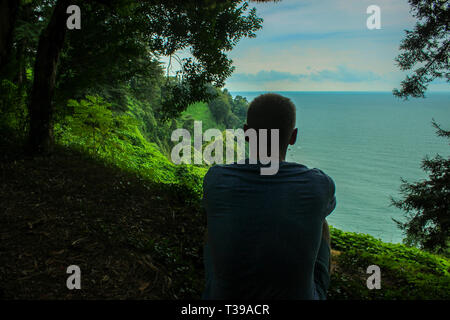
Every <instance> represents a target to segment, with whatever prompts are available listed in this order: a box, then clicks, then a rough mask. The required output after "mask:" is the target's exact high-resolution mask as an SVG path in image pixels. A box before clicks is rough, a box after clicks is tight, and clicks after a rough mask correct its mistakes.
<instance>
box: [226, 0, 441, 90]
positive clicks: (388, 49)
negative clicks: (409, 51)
mask: <svg viewBox="0 0 450 320" xmlns="http://www.w3.org/2000/svg"><path fill="white" fill-rule="evenodd" d="M369 5H378V6H379V7H380V9H381V29H378V30H377V29H374V30H369V29H368V28H367V26H366V20H367V18H368V17H369V16H370V14H367V13H366V10H367V7H368V6H369ZM250 7H256V8H257V15H258V16H260V17H262V18H263V19H264V22H263V29H261V30H259V31H258V32H257V33H256V35H257V37H256V38H252V39H243V40H241V41H240V42H239V43H238V44H237V46H236V47H235V48H234V49H233V50H232V51H231V52H230V53H229V57H230V58H231V59H232V60H233V65H234V66H235V67H236V69H235V72H234V74H233V75H232V76H231V77H230V78H228V79H227V81H226V88H227V89H228V90H230V91H391V90H392V89H393V88H395V87H399V84H400V81H401V80H402V79H403V78H404V75H405V74H404V73H402V72H400V71H399V70H398V68H397V67H396V65H395V61H394V58H395V57H396V56H397V55H398V53H399V50H398V47H399V44H400V40H401V39H402V38H403V37H404V29H412V27H413V26H414V24H415V19H414V18H413V17H412V16H411V14H410V12H409V9H410V8H409V5H408V3H407V1H406V0H320V1H318V0H297V1H293V0H282V1H281V2H277V3H254V2H252V3H250ZM430 91H448V84H446V83H440V84H434V85H431V86H430Z"/></svg>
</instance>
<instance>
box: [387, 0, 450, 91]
mask: <svg viewBox="0 0 450 320" xmlns="http://www.w3.org/2000/svg"><path fill="white" fill-rule="evenodd" d="M408 2H409V4H410V5H411V11H412V14H413V16H414V17H416V18H417V19H418V22H417V23H416V25H415V27H414V30H413V31H410V30H406V37H405V39H403V40H402V42H401V44H400V49H401V50H402V51H403V52H402V53H401V54H400V55H399V56H398V57H397V58H396V61H397V63H398V66H399V67H400V69H401V70H404V71H408V70H412V69H414V68H416V69H415V70H414V72H413V74H412V75H407V76H406V78H405V80H403V81H402V82H401V89H400V90H398V89H394V90H393V93H394V95H396V96H398V97H401V98H404V99H407V98H408V97H409V96H412V97H414V98H418V97H422V98H423V97H424V96H425V91H426V89H427V87H428V84H429V83H430V82H432V81H433V80H435V79H439V78H446V79H447V82H450V73H449V62H450V37H449V35H450V9H449V3H448V1H447V0H409V1H408Z"/></svg>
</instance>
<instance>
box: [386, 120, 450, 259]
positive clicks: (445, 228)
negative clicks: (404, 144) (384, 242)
mask: <svg viewBox="0 0 450 320" xmlns="http://www.w3.org/2000/svg"><path fill="white" fill-rule="evenodd" d="M433 125H434V127H435V128H436V129H437V133H438V135H439V136H441V137H445V138H450V131H446V130H443V129H441V128H440V127H439V125H438V124H437V123H436V122H434V121H433ZM422 168H423V169H424V170H425V172H427V173H428V175H429V177H428V179H427V180H423V181H419V182H416V183H408V182H407V181H405V180H402V181H403V184H402V186H401V188H400V191H401V193H402V195H403V199H401V200H394V199H393V200H392V203H393V204H394V205H395V206H396V207H398V208H400V209H402V210H404V211H405V212H406V221H405V222H400V221H396V222H397V224H398V226H399V227H400V228H401V229H402V230H403V231H404V232H405V234H406V238H405V243H406V244H408V245H418V246H420V247H421V248H423V249H425V250H428V251H432V252H438V253H441V254H447V255H449V254H450V158H447V159H445V158H443V157H442V156H440V155H436V156H435V157H434V158H432V159H430V158H429V157H426V158H425V159H424V160H423V161H422ZM394 221H395V220H394Z"/></svg>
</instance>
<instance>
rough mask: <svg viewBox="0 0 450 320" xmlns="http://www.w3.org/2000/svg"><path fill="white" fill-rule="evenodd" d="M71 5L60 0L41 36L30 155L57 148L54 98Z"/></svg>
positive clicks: (35, 83) (30, 106)
mask: <svg viewBox="0 0 450 320" xmlns="http://www.w3.org/2000/svg"><path fill="white" fill-rule="evenodd" d="M68 6H69V1H68V0H58V1H57V3H56V5H55V9H54V10H53V14H52V16H51V18H50V22H49V23H48V25H47V27H46V28H45V29H44V30H43V31H42V33H41V35H40V37H39V44H38V50H37V54H36V62H35V65H34V81H33V88H32V90H31V99H30V105H29V111H30V132H29V140H28V152H29V153H30V154H31V155H36V154H44V153H48V152H50V151H51V148H52V145H53V124H52V115H53V106H52V98H53V93H54V89H55V78H56V71H57V65H58V61H59V56H60V53H61V50H62V48H63V45H64V39H65V36H66V31H67V27H66V19H67V17H68V16H67V14H66V10H67V7H68Z"/></svg>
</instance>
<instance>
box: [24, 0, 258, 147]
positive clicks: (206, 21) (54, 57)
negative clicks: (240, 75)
mask: <svg viewBox="0 0 450 320" xmlns="http://www.w3.org/2000/svg"><path fill="white" fill-rule="evenodd" d="M52 2H53V3H54V10H53V13H52V15H51V17H50V19H49V22H48V25H47V27H46V28H45V29H44V30H43V31H42V33H41V35H40V38H39V45H38V49H37V54H36V61H35V69H34V82H33V88H32V93H31V99H30V105H29V109H30V115H31V119H30V135H29V136H30V137H29V144H28V145H29V151H30V152H31V153H33V154H35V153H42V152H45V151H47V150H48V149H49V148H50V146H51V145H52V130H53V127H52V117H53V113H54V105H53V101H52V100H53V93H54V89H55V83H56V81H55V80H56V79H57V78H58V79H60V78H59V75H58V69H57V66H58V62H59V58H60V55H61V52H62V50H63V49H64V45H65V42H66V33H67V31H66V29H67V28H66V26H65V23H66V19H67V14H66V12H65V10H66V8H67V6H68V5H69V4H74V3H75V4H76V3H79V4H80V6H81V8H82V10H83V5H84V4H85V3H84V2H79V1H72V2H70V3H69V1H68V0H57V1H56V2H54V1H50V3H52ZM239 3H240V1H213V0H204V1H201V2H190V1H144V0H142V1H131V0H115V1H100V0H95V1H92V2H90V3H89V4H85V5H86V8H88V10H91V12H90V13H91V14H95V16H96V18H97V19H98V21H99V23H100V24H102V25H104V26H105V25H120V26H124V27H126V28H127V29H126V30H127V31H129V32H128V33H127V34H126V35H125V36H123V37H116V40H115V41H116V43H117V42H125V43H128V48H130V46H131V47H132V46H133V45H135V44H138V46H140V47H141V48H142V47H145V49H146V51H147V52H151V53H153V54H154V55H155V56H157V55H165V56H172V55H174V54H175V53H176V52H177V51H178V50H183V49H187V48H189V49H190V51H191V53H192V55H193V58H186V59H184V60H183V63H182V70H181V74H180V78H179V81H178V82H173V81H169V82H168V86H167V90H166V91H164V92H163V93H166V95H165V96H164V95H163V97H162V98H163V99H162V106H163V108H162V111H163V113H164V114H165V115H166V118H168V117H174V116H176V115H178V114H179V113H180V112H181V111H183V110H184V109H185V108H186V107H187V105H188V104H189V103H192V102H195V101H199V100H204V99H208V98H210V97H209V96H208V95H207V94H206V90H204V85H205V84H206V83H213V84H214V85H215V86H222V85H223V83H224V80H225V79H226V78H227V77H228V76H230V75H231V72H232V71H233V67H232V61H231V60H230V59H228V57H227V55H226V52H227V51H230V50H231V49H232V48H233V47H234V46H235V45H236V44H237V42H238V41H239V40H240V39H241V38H242V37H254V36H255V33H254V32H255V31H256V30H258V29H260V28H261V22H262V19H260V18H258V17H257V16H256V10H255V9H251V10H250V11H249V12H248V14H247V15H246V14H245V13H246V10H247V7H248V4H247V3H243V4H242V5H239ZM105 4H106V5H107V6H108V11H109V13H106V11H105V10H103V11H102V12H101V14H99V10H101V8H100V7H101V6H102V5H105ZM82 30H83V36H85V37H87V38H89V35H90V34H91V33H92V32H95V29H87V28H85V29H83V27H82ZM128 62H132V61H129V60H128ZM131 64H132V63H131Z"/></svg>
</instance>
